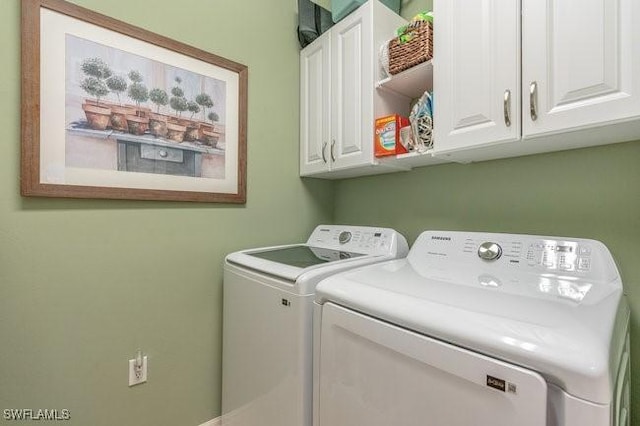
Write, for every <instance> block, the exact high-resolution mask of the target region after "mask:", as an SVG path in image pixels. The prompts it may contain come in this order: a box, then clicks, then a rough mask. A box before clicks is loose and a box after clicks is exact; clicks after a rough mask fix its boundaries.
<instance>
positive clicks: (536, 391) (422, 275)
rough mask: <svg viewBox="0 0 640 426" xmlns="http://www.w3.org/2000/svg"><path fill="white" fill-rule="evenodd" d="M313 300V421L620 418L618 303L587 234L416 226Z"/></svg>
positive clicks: (509, 422) (526, 424) (536, 423)
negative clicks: (390, 252)
mask: <svg viewBox="0 0 640 426" xmlns="http://www.w3.org/2000/svg"><path fill="white" fill-rule="evenodd" d="M316 302H317V303H316V306H315V309H314V327H315V331H314V426H356V425H357V426H364V425H366V426H388V425H394V426H418V425H420V426H424V425H433V426H443V425H446V426H513V425H518V426H613V425H615V426H628V424H629V378H630V370H629V359H630V356H629V354H630V352H629V308H628V305H627V302H626V299H625V297H624V296H623V287H622V282H621V279H620V276H619V274H618V270H617V268H616V265H615V263H614V261H613V259H612V257H611V254H610V253H609V251H608V250H607V248H606V247H605V246H604V245H603V244H602V243H600V242H598V241H594V240H585V239H577V238H558V237H540V236H528V235H509V234H488V233H463V232H424V233H422V234H421V235H420V237H419V238H418V239H417V241H416V243H415V244H414V246H413V247H412V248H411V251H410V253H409V255H408V257H407V258H406V259H402V260H394V261H389V262H385V263H381V264H377V265H372V266H366V267H363V268H359V269H357V270H354V271H348V272H345V273H341V274H338V275H334V276H332V277H329V278H327V279H326V280H324V281H322V282H321V283H320V284H319V285H318V286H317V288H316Z"/></svg>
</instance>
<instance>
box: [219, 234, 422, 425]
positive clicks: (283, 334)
mask: <svg viewBox="0 0 640 426" xmlns="http://www.w3.org/2000/svg"><path fill="white" fill-rule="evenodd" d="M408 251H409V248H408V245H407V242H406V240H405V238H404V237H403V236H402V235H400V234H399V233H398V232H396V231H394V230H392V229H388V228H375V227H363V226H336V225H321V226H318V227H316V229H315V230H314V231H313V233H312V234H311V236H310V237H309V239H308V240H307V242H306V243H302V244H290V245H283V246H276V247H266V248H259V249H250V250H244V251H240V252H237V253H232V254H230V255H228V256H227V258H226V260H225V265H224V301H223V346H222V352H223V353H222V424H223V425H224V426H231V425H233V426H310V425H311V413H312V411H311V401H312V359H313V355H312V347H313V343H312V342H313V340H312V331H313V328H312V317H313V297H314V294H315V287H316V284H317V283H318V282H320V281H321V280H322V279H324V278H326V277H328V276H330V275H332V274H335V273H337V272H341V271H345V270H347V269H352V268H356V267H358V266H363V265H368V264H372V263H375V262H382V261H385V260H389V259H394V258H399V257H404V256H406V255H407V253H408Z"/></svg>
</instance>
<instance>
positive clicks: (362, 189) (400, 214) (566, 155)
mask: <svg viewBox="0 0 640 426" xmlns="http://www.w3.org/2000/svg"><path fill="white" fill-rule="evenodd" d="M639 188H640V142H628V143H623V144H615V145H608V146H601V147H596V148H588V149H580V150H573V151H564V152H558V153H553V154H543V155H535V156H528V157H520V158H513V159H507V160H496V161H486V162H482V163H474V164H468V165H459V164H445V165H439V166H433V167H422V168H418V169H415V170H413V171H411V172H406V173H396V174H391V175H380V176H374V177H366V178H359V179H350V180H343V181H341V182H339V183H338V184H337V186H336V197H335V206H336V207H335V208H336V210H335V220H336V222H338V223H354V224H355V223H357V224H376V225H380V226H383V225H386V226H391V227H394V228H396V229H398V230H400V231H401V232H403V233H404V234H405V235H406V236H407V238H408V239H409V242H410V243H413V241H414V240H415V238H416V237H417V236H418V234H419V233H420V232H421V231H423V230H427V229H436V230H437V229H441V230H466V231H489V232H507V233H525V234H538V235H558V236H572V237H584V238H593V239H597V240H601V241H602V242H604V243H605V244H606V245H607V246H608V247H609V249H610V250H611V252H612V253H613V256H614V258H615V259H616V260H617V263H618V267H619V269H620V273H621V275H622V277H623V279H624V284H625V290H626V293H627V295H628V297H629V302H630V304H631V311H632V333H631V342H632V353H633V354H634V355H633V366H632V371H638V369H640V345H639V344H638V343H640V322H639V318H640V262H638V255H640V190H639ZM637 377H638V376H637V375H634V377H633V392H632V394H633V395H634V398H633V405H634V408H633V410H634V411H635V412H636V413H637V412H638V410H639V409H640V404H638V398H637V395H640V380H638V379H637ZM634 420H635V421H634V424H635V425H639V424H640V416H638V415H635V416H634Z"/></svg>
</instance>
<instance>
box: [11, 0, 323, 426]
mask: <svg viewBox="0 0 640 426" xmlns="http://www.w3.org/2000/svg"><path fill="white" fill-rule="evenodd" d="M77 3H78V4H80V5H82V6H85V7H88V8H91V9H93V10H96V11H99V12H102V13H104V14H107V15H109V16H112V17H115V18H117V19H121V20H123V21H126V22H128V23H131V24H134V25H137V26H141V27H143V28H146V29H148V30H151V31H154V32H157V33H161V34H163V35H166V36H168V37H171V38H174V39H177V40H180V41H182V42H184V43H187V44H191V45H194V46H196V47H199V48H202V49H204V50H207V51H210V52H214V53H217V54H219V55H222V56H224V57H227V58H229V59H232V60H234V61H238V62H241V63H244V64H246V65H247V66H248V67H249V126H248V128H249V137H248V202H247V204H246V206H231V205H215V204H189V203H169V202H135V201H106V200H75V201H74V200H63V199H42V198H40V199H38V198H21V197H20V195H19V149H20V85H19V82H20V34H19V31H20V10H19V5H20V4H19V1H18V0H5V1H3V2H2V13H0V52H1V53H2V55H1V56H2V58H3V64H2V68H1V71H0V76H1V78H0V141H1V143H0V419H2V414H1V412H2V410H4V409H5V408H59V409H62V408H68V409H70V410H71V415H72V419H73V421H71V422H65V424H71V425H81V426H84V425H95V426H100V425H105V426H106V425H109V426H113V425H123V426H126V425H136V426H142V425H187V426H188V425H193V426H195V425H198V424H200V423H202V422H205V421H207V420H210V419H212V418H214V417H216V416H218V415H219V414H220V377H221V365H220V359H221V294H222V293H221V284H222V262H223V258H224V255H225V254H226V253H228V252H230V251H233V250H236V249H239V248H247V247H256V246H260V245H266V244H275V243H284V242H295V241H299V240H300V239H304V238H306V236H307V235H308V233H309V232H310V231H311V229H312V228H313V227H314V226H315V225H316V224H318V223H321V222H328V221H331V218H332V217H331V216H332V211H333V204H332V203H333V199H332V194H333V192H332V184H331V183H329V182H324V181H318V180H309V181H302V180H300V179H299V178H298V121H299V119H298V110H299V108H298V75H299V73H298V46H297V40H296V37H295V27H296V23H297V21H296V16H295V15H296V10H295V2H294V1H293V0H292V1H290V2H278V3H277V4H275V3H268V4H266V3H264V2H263V1H261V0H247V1H242V2H236V1H215V2H214V1H204V0H181V1H177V2H176V1H168V0H157V1H153V2H151V1H140V2H137V1H129V0H111V1H108V2H105V1H103V0H83V1H78V2H77ZM138 348H141V349H142V350H143V351H144V352H145V353H146V354H148V356H149V358H150V363H149V381H148V383H146V384H143V385H140V386H136V387H133V388H129V387H128V386H127V365H128V363H127V360H128V359H129V358H132V357H133V355H134V354H135V351H136V349H138ZM0 423H7V424H9V423H11V424H13V422H4V421H3V420H0Z"/></svg>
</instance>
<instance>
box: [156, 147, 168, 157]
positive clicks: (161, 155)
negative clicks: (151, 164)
mask: <svg viewBox="0 0 640 426" xmlns="http://www.w3.org/2000/svg"><path fill="white" fill-rule="evenodd" d="M158 155H160V157H162V158H167V157H168V156H169V153H168V152H167V151H165V150H164V149H161V150H160V151H159V152H158Z"/></svg>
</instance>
